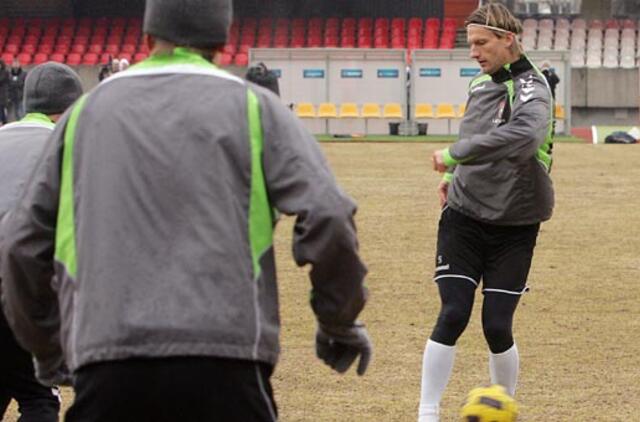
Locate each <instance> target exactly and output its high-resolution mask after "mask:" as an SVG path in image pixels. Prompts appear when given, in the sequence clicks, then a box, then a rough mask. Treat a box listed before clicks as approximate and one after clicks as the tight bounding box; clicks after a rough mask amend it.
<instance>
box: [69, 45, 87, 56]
mask: <svg viewBox="0 0 640 422" xmlns="http://www.w3.org/2000/svg"><path fill="white" fill-rule="evenodd" d="M85 51H87V46H86V45H85V44H74V45H72V46H71V53H75V54H78V55H80V56H81V55H83V54H84V52H85Z"/></svg>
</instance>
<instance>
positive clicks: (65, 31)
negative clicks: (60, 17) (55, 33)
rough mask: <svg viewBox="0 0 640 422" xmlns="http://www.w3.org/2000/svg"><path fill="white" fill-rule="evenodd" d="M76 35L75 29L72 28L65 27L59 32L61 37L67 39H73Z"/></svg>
mask: <svg viewBox="0 0 640 422" xmlns="http://www.w3.org/2000/svg"><path fill="white" fill-rule="evenodd" d="M74 33H75V28H73V27H71V26H63V27H62V28H61V29H60V31H59V34H60V35H64V36H67V37H73V34H74Z"/></svg>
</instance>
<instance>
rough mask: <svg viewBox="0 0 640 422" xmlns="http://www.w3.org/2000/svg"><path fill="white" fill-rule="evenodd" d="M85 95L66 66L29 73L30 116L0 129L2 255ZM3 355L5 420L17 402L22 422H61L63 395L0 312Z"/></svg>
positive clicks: (0, 393)
mask: <svg viewBox="0 0 640 422" xmlns="http://www.w3.org/2000/svg"><path fill="white" fill-rule="evenodd" d="M80 95H82V86H81V85H80V79H79V77H78V75H77V74H76V73H75V72H74V71H73V70H72V69H71V68H69V67H68V66H66V65H63V64H59V63H52V62H49V63H44V64H41V65H38V66H36V67H34V68H33V69H32V70H31V71H30V72H29V75H28V76H27V79H26V82H25V94H24V97H25V98H24V102H25V110H26V112H27V114H26V116H25V117H24V118H23V119H22V120H20V121H19V122H15V123H10V124H8V125H5V126H3V127H2V128H0V222H2V223H0V249H2V246H3V241H2V228H3V224H4V222H6V221H7V219H8V216H9V214H10V213H11V212H12V210H13V209H14V207H15V206H16V204H17V203H18V199H19V198H20V196H21V195H22V193H23V188H24V186H25V185H26V184H27V181H28V178H29V176H30V175H31V173H32V172H33V170H34V169H35V167H36V165H37V163H38V160H39V158H40V156H41V155H42V152H43V150H44V149H45V147H46V145H47V141H48V139H49V137H50V136H51V132H52V131H53V128H54V125H55V122H56V121H57V120H58V119H59V118H60V116H61V115H62V113H63V112H64V111H65V110H66V109H67V107H69V106H70V105H71V104H72V103H73V102H74V101H76V100H77V99H78V98H79V97H80ZM44 282H47V283H48V282H50V280H45V281H44ZM1 286H2V281H1V280H0V287H1ZM0 351H2V359H0V374H1V376H0V419H2V415H3V414H4V412H5V409H6V406H7V405H8V403H9V401H10V400H11V399H12V398H14V399H15V400H16V401H17V402H18V406H19V411H20V413H21V416H20V419H19V420H20V421H24V422H28V421H32V422H52V421H57V420H58V412H59V410H60V399H59V394H58V389H57V387H55V385H53V384H51V385H49V386H44V385H42V384H40V383H39V382H38V381H37V380H36V378H35V374H34V367H33V360H32V357H31V354H30V353H29V352H27V351H25V350H24V349H23V348H22V347H21V346H20V345H19V344H18V343H17V342H16V339H15V337H14V335H13V333H12V332H11V330H10V329H9V325H8V324H7V321H6V320H5V317H4V313H3V312H0Z"/></svg>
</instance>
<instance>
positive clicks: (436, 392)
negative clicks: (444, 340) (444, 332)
mask: <svg viewBox="0 0 640 422" xmlns="http://www.w3.org/2000/svg"><path fill="white" fill-rule="evenodd" d="M455 355H456V347H455V346H447V345H444V344H441V343H437V342H435V341H433V340H431V339H429V340H427V344H426V346H425V348H424V355H423V357H422V388H421V391H420V407H419V408H418V422H438V414H439V407H440V399H441V398H442V394H443V393H444V389H445V388H446V387H447V384H448V383H449V377H450V376H451V371H452V370H453V361H454V358H455Z"/></svg>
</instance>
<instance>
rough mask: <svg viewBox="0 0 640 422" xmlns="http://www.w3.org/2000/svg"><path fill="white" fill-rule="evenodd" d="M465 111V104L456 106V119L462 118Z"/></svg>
mask: <svg viewBox="0 0 640 422" xmlns="http://www.w3.org/2000/svg"><path fill="white" fill-rule="evenodd" d="M466 111H467V104H466V103H462V104H460V105H459V106H458V116H457V117H458V118H459V119H462V118H463V117H464V113H465V112H466Z"/></svg>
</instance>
